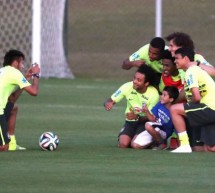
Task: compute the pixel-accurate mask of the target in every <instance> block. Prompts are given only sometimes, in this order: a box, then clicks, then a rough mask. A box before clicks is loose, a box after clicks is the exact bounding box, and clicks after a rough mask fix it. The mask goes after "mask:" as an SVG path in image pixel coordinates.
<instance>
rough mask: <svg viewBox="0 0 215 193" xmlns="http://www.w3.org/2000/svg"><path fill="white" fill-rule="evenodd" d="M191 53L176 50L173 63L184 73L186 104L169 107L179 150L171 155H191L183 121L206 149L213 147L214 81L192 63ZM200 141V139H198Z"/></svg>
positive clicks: (214, 127)
mask: <svg viewBox="0 0 215 193" xmlns="http://www.w3.org/2000/svg"><path fill="white" fill-rule="evenodd" d="M194 54H195V53H194V50H193V49H191V48H185V47H183V48H179V49H178V50H176V51H175V63H176V65H177V68H178V69H183V70H184V71H185V82H184V90H185V94H186V98H187V101H188V102H187V103H178V104H174V105H172V106H171V108H170V113H171V116H172V121H173V124H174V127H175V129H176V130H177V132H178V136H179V140H180V147H178V148H177V149H175V150H173V151H171V152H172V153H191V152H192V149H191V146H190V143H189V138H188V134H187V129H188V127H186V122H185V119H186V120H188V122H189V127H190V128H189V129H190V130H197V129H198V130H199V129H200V128H201V130H199V131H200V132H202V133H201V138H200V140H201V141H202V142H204V145H205V147H207V150H209V151H214V150H215V149H214V148H213V147H214V146H215V138H214V135H215V102H214V96H215V82H214V80H213V79H212V78H211V77H210V75H208V74H207V72H205V71H204V70H202V69H201V68H200V67H199V66H198V63H197V65H196V62H193V61H194ZM198 140H199V139H198Z"/></svg>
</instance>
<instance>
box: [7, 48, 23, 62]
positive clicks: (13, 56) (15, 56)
mask: <svg viewBox="0 0 215 193" xmlns="http://www.w3.org/2000/svg"><path fill="white" fill-rule="evenodd" d="M20 59H23V60H24V59H25V55H24V54H23V53H22V52H20V51H19V50H9V51H8V52H7V53H6V54H5V56H4V62H3V66H10V65H11V64H12V63H13V61H15V60H20Z"/></svg>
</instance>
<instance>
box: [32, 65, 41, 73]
mask: <svg viewBox="0 0 215 193" xmlns="http://www.w3.org/2000/svg"><path fill="white" fill-rule="evenodd" d="M31 70H32V74H39V73H40V67H39V65H38V64H37V63H34V64H32V67H31Z"/></svg>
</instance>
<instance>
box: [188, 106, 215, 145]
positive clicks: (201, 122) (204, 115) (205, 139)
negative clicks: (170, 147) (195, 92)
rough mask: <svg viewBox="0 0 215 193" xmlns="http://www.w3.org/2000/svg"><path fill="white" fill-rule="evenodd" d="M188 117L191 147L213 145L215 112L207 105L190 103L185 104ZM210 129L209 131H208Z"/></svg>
mask: <svg viewBox="0 0 215 193" xmlns="http://www.w3.org/2000/svg"><path fill="white" fill-rule="evenodd" d="M184 109H185V112H186V115H187V121H188V122H186V126H187V132H188V136H189V140H190V144H191V146H199V145H200V146H201V145H203V144H204V143H205V144H207V145H209V144H213V143H214V141H215V140H213V137H212V136H211V135H213V136H215V131H213V129H214V130H215V127H213V126H215V111H214V110H212V109H210V108H208V107H207V106H206V105H205V104H201V103H200V104H195V103H189V104H184ZM207 129H208V131H207Z"/></svg>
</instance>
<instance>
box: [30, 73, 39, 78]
mask: <svg viewBox="0 0 215 193" xmlns="http://www.w3.org/2000/svg"><path fill="white" fill-rule="evenodd" d="M32 76H33V77H36V78H40V75H39V74H38V73H36V74H32Z"/></svg>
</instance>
